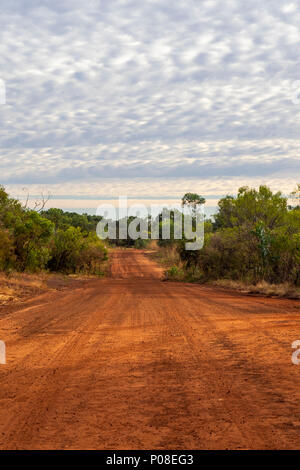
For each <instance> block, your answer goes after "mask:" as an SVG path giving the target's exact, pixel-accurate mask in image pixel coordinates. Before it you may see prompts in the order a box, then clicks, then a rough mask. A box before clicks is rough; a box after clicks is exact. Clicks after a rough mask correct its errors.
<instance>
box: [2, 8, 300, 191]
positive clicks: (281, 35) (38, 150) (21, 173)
mask: <svg viewBox="0 0 300 470" xmlns="http://www.w3.org/2000/svg"><path fill="white" fill-rule="evenodd" d="M299 23H300V9H299V5H298V4H297V3H296V2H290V1H289V2H281V3H280V2H277V1H276V0H268V1H266V2H261V1H258V0H253V2H250V3H249V4H247V3H246V2H244V1H242V0H232V1H228V2H223V1H220V0H210V1H203V2H196V1H194V0H185V1H179V2H176V3H173V4H171V3H170V2H168V1H167V0H159V1H154V0H146V1H144V2H140V1H138V0H115V1H112V2H107V1H102V2H100V1H96V0H91V1H89V2H87V3H86V4H84V3H82V2H79V0H67V1H65V2H58V0H57V1H54V0H52V1H44V2H40V1H37V0H30V1H26V2H25V0H23V1H22V0H15V1H12V2H11V3H8V2H7V3H6V5H5V6H4V7H2V14H1V18H0V50H1V54H0V57H1V59H0V70H1V77H0V78H1V79H3V80H5V83H6V95H7V96H6V100H7V104H6V105H5V106H0V125H1V128H0V146H1V148H0V151H1V159H0V171H1V182H3V183H5V184H13V183H15V184H17V183H18V184H39V183H41V184H47V183H48V184H49V185H55V184H62V183H64V184H66V183H67V182H70V183H71V184H72V185H73V186H72V187H73V188H74V187H75V186H74V183H73V182H74V181H78V182H81V183H86V182H87V181H90V182H92V181H95V180H97V179H98V178H103V177H107V178H123V179H124V181H125V180H126V181H127V184H129V183H128V178H136V177H149V178H151V177H152V178H159V177H161V178H166V177H172V178H177V179H176V181H178V183H177V184H178V187H180V185H181V183H180V181H179V178H180V177H185V178H190V177H192V176H195V177H197V178H199V180H201V181H204V180H208V179H209V178H220V179H224V178H225V179H227V180H228V181H231V180H233V179H235V178H239V179H240V181H242V180H243V179H245V178H246V177H251V178H255V181H258V182H259V181H260V180H263V179H264V178H270V180H272V178H278V177H279V175H281V177H282V178H293V177H294V178H295V179H296V178H297V174H298V173H299V165H298V161H299V153H298V152H299V145H298V143H299V119H300V112H299V111H300V108H299V104H297V100H293V99H292V98H293V96H295V90H294V89H293V84H295V83H296V82H297V80H298V79H299V76H298V69H299V67H298V66H299V63H298V50H299V39H300V33H299V28H298V26H299ZM122 184H123V183H122ZM283 184H284V182H283ZM128 187H129V186H128Z"/></svg>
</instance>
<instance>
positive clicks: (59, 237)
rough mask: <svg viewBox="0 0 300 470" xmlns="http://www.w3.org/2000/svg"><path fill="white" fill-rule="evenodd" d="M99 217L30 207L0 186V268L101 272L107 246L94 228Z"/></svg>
mask: <svg viewBox="0 0 300 470" xmlns="http://www.w3.org/2000/svg"><path fill="white" fill-rule="evenodd" d="M100 219H101V218H100V217H96V216H90V215H87V214H85V215H79V214H77V213H68V212H64V211H62V210H61V209H48V210H43V211H40V212H38V211H37V210H30V209H28V208H27V207H25V206H24V205H22V204H21V203H20V202H19V201H18V200H16V199H13V198H11V197H9V195H8V194H7V192H6V191H5V189H4V188H3V187H1V186H0V271H2V272H4V273H7V274H9V273H12V272H14V271H19V272H25V271H26V272H32V273H35V272H39V271H44V270H47V271H50V272H51V271H53V272H60V273H65V274H71V273H85V274H87V273H89V274H96V275H101V274H102V272H103V263H104V262H105V260H106V259H107V248H106V246H105V244H104V243H103V241H101V240H99V238H98V237H97V235H96V231H95V230H96V225H97V223H98V222H99V220H100Z"/></svg>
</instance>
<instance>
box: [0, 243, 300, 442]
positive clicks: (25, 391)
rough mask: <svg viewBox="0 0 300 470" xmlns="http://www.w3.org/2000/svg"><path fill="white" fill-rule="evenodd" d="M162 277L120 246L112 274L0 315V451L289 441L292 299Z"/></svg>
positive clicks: (299, 415) (297, 400)
mask: <svg viewBox="0 0 300 470" xmlns="http://www.w3.org/2000/svg"><path fill="white" fill-rule="evenodd" d="M161 276H162V271H161V269H160V268H159V267H158V266H156V265H155V264H154V262H153V261H151V260H150V259H149V258H148V257H147V255H146V254H144V253H143V252H139V251H135V250H118V251H115V252H114V254H113V260H112V270H111V278H108V279H103V280H97V279H96V280H89V281H82V282H79V283H78V284H76V286H75V287H73V288H68V289H66V290H61V291H50V292H47V293H44V294H43V295H40V296H39V297H35V298H34V299H31V300H27V301H26V302H24V303H22V304H20V305H17V306H14V307H10V309H8V310H5V309H4V310H1V312H0V339H1V340H4V341H5V342H6V346H7V364H6V365H0V381H1V382H0V383H1V387H0V448H1V449H82V448H83V449H254V448H255V449H295V448H299V447H300V387H299V385H300V384H299V379H300V366H296V365H293V364H292V361H291V355H292V352H293V350H292V348H291V343H292V342H293V341H295V340H297V339H300V328H299V325H300V302H299V301H293V300H283V299H281V300H278V299H271V298H263V297H247V296H242V295H240V294H236V293H230V292H226V291H222V290H217V289H214V288H209V287H203V286H200V285H193V284H184V283H171V282H162V281H161Z"/></svg>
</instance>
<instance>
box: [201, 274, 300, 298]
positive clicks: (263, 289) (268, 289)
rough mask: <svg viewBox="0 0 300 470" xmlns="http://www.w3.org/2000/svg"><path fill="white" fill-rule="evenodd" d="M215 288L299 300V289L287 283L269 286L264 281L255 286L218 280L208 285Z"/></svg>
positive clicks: (228, 280)
mask: <svg viewBox="0 0 300 470" xmlns="http://www.w3.org/2000/svg"><path fill="white" fill-rule="evenodd" d="M210 284H212V285H215V286H217V287H224V288H227V289H228V288H229V289H234V290H238V291H240V292H243V293H245V294H262V295H266V296H272V297H288V298H294V299H300V289H299V288H296V287H295V286H291V285H290V284H288V283H283V284H270V283H268V282H266V281H261V282H258V283H257V284H255V285H253V284H246V283H243V282H241V281H232V280H230V279H220V280H218V281H214V282H212V283H210Z"/></svg>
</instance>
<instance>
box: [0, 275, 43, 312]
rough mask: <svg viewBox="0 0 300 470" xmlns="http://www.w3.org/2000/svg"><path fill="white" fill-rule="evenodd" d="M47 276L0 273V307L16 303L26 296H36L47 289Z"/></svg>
mask: <svg viewBox="0 0 300 470" xmlns="http://www.w3.org/2000/svg"><path fill="white" fill-rule="evenodd" d="M47 279H48V275H47V274H46V273H41V274H27V273H13V274H9V275H7V274H5V273H0V305H3V304H4V305H5V304H7V303H11V302H17V301H19V300H20V299H21V298H23V297H27V296H28V295H34V294H37V293H39V292H41V291H43V290H45V289H46V288H47Z"/></svg>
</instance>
